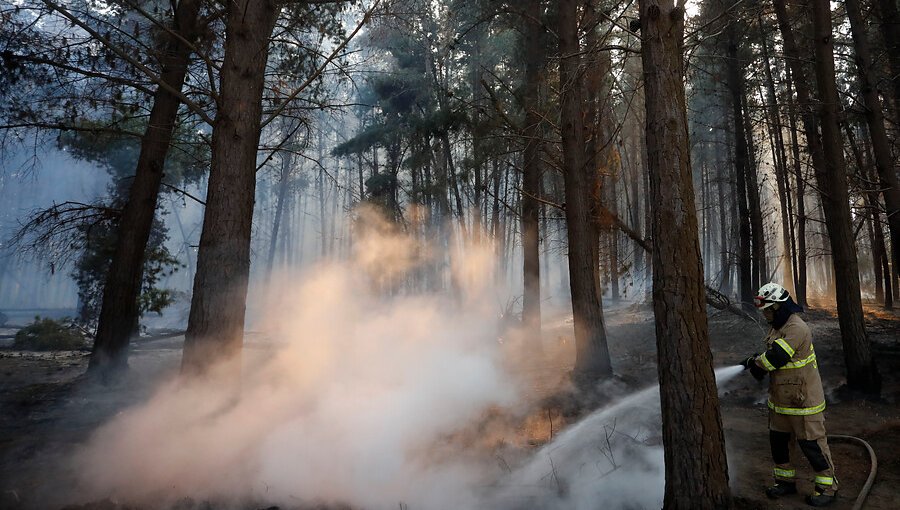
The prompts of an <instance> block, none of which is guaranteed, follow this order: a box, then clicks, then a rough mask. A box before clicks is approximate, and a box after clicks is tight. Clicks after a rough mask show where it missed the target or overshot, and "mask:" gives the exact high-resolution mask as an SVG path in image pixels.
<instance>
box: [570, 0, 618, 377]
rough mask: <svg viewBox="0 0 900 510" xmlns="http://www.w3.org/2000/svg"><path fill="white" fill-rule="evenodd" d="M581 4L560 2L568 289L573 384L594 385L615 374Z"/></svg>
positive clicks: (574, 0) (571, 1) (572, 1)
mask: <svg viewBox="0 0 900 510" xmlns="http://www.w3.org/2000/svg"><path fill="white" fill-rule="evenodd" d="M576 11H577V2H576V0H561V1H560V2H559V13H558V22H559V53H560V65H559V67H560V70H559V76H560V84H561V85H560V90H561V96H562V97H561V98H560V116H561V121H560V127H561V130H562V150H563V165H564V178H565V196H566V226H567V229H568V239H569V288H570V290H571V294H572V309H573V310H572V311H573V314H574V319H575V368H574V370H573V374H572V375H573V379H575V380H576V381H577V382H578V383H580V384H583V385H587V386H591V385H592V384H593V383H594V382H596V381H597V380H598V379H600V378H605V377H609V376H611V375H612V364H611V362H610V357H609V348H608V347H607V341H606V330H605V328H604V324H603V308H602V303H601V301H600V295H599V285H598V283H597V276H596V275H597V267H598V266H597V262H598V261H597V239H598V238H597V233H596V225H595V222H594V219H593V217H592V215H591V200H592V198H591V192H592V190H593V189H595V187H596V179H597V175H596V172H595V171H594V170H593V169H591V168H587V166H586V165H585V160H584V147H585V140H584V124H583V122H584V121H583V118H582V111H583V108H584V106H585V105H584V99H583V97H584V96H583V94H584V92H583V82H582V79H583V76H582V75H581V70H580V69H579V67H580V66H579V63H580V58H579V57H578V54H579V51H580V50H579V44H578V20H577V14H576Z"/></svg>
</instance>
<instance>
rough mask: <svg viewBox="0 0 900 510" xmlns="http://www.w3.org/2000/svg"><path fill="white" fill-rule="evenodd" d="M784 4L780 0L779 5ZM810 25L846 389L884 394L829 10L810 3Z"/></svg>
mask: <svg viewBox="0 0 900 510" xmlns="http://www.w3.org/2000/svg"><path fill="white" fill-rule="evenodd" d="M776 1H781V0H776ZM812 4H813V6H812V13H811V14H812V20H813V27H814V28H813V31H814V39H813V40H814V41H815V56H816V83H817V85H818V89H819V99H820V104H819V116H820V118H821V119H822V145H823V146H824V149H825V156H826V157H825V165H824V166H822V167H816V180H817V181H818V183H819V188H820V190H821V195H822V204H823V206H824V207H823V209H824V213H825V225H826V227H827V229H828V236H829V238H830V239H831V256H832V260H833V267H834V275H835V284H836V286H837V287H838V288H840V292H837V293H836V298H837V308H838V321H839V323H840V328H841V340H842V342H843V346H844V361H845V364H846V366H847V386H848V387H850V388H852V389H856V390H861V391H864V392H866V393H871V394H878V393H879V392H880V391H881V377H880V375H879V374H878V369H877V367H876V365H875V361H874V359H873V358H872V350H871V346H870V344H869V337H868V335H867V334H866V329H865V323H864V318H863V310H862V301H861V300H860V293H859V271H858V269H857V267H858V266H857V260H856V249H855V246H854V240H853V232H852V231H851V230H850V225H851V216H850V205H849V198H848V192H847V170H846V162H845V161H844V152H843V140H842V138H841V133H840V130H839V127H838V110H839V106H840V103H839V101H840V100H839V98H838V93H837V85H836V83H835V74H834V50H833V39H832V32H831V6H830V4H828V3H827V2H812Z"/></svg>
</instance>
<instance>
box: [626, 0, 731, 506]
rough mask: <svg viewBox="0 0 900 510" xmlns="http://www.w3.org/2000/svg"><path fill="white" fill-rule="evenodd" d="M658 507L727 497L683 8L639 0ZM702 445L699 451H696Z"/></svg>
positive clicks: (667, 1)
mask: <svg viewBox="0 0 900 510" xmlns="http://www.w3.org/2000/svg"><path fill="white" fill-rule="evenodd" d="M640 11H641V35H642V37H643V42H642V48H641V55H642V60H643V66H644V84H645V85H644V87H645V98H646V99H645V100H646V111H647V115H646V119H647V147H648V148H649V150H648V153H647V156H648V164H649V167H650V199H651V200H652V201H653V202H654V204H655V207H654V208H653V223H652V225H653V310H654V313H655V315H656V345H657V352H658V358H659V362H658V363H657V369H658V371H659V383H660V401H661V408H662V419H663V446H664V452H665V453H664V456H665V466H666V468H665V471H666V474H665V479H666V488H665V496H664V499H663V508H664V509H666V510H676V509H678V510H681V509H684V510H688V509H690V510H705V509H726V508H731V507H732V502H731V492H730V489H729V488H728V464H727V461H726V458H725V437H724V433H723V431H722V416H721V412H720V410H719V402H718V395H717V390H716V381H715V375H714V373H713V364H712V353H711V352H710V349H709V331H708V325H707V318H706V308H705V304H704V303H705V300H706V290H705V287H704V282H703V268H702V263H701V255H700V246H699V244H698V238H697V216H696V213H695V211H696V209H695V207H694V190H693V186H692V182H691V162H690V143H689V141H688V128H687V111H686V106H685V98H684V81H683V80H684V70H683V61H684V60H683V59H684V53H683V42H684V11H683V9H682V8H681V7H675V6H674V2H673V1H672V0H663V1H659V0H640ZM698 452H702V455H698Z"/></svg>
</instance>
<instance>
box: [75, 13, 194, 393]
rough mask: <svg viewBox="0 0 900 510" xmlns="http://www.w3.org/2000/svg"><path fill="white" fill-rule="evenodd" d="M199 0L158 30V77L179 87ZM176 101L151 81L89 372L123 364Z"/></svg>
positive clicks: (132, 329) (104, 371)
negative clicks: (150, 98)
mask: <svg viewBox="0 0 900 510" xmlns="http://www.w3.org/2000/svg"><path fill="white" fill-rule="evenodd" d="M200 4H201V2H200V1H199V0H182V1H181V2H179V3H178V6H177V8H176V9H175V15H174V16H175V17H174V23H173V26H172V32H171V33H169V32H164V33H163V35H162V37H163V38H164V40H165V42H164V47H163V54H162V58H161V61H162V72H161V73H160V78H161V79H162V81H163V82H164V83H165V84H166V85H168V86H169V87H171V89H174V90H181V89H182V87H183V86H184V80H185V76H186V75H187V68H188V64H189V61H190V55H191V52H192V50H191V47H190V46H189V45H188V44H186V41H193V40H194V39H195V38H196V36H197V17H198V13H199V11H200ZM180 104H181V102H180V101H179V99H178V98H177V97H175V96H174V95H173V94H172V93H170V92H168V90H166V89H164V88H163V87H157V89H156V93H155V94H154V96H153V107H152V109H151V110H150V119H149V122H148V124H147V130H146V131H145V132H144V136H143V138H142V139H141V152H140V154H139V155H138V161H137V169H136V170H135V175H134V180H133V181H132V183H131V189H130V191H129V194H128V201H127V202H126V203H125V208H124V209H123V211H122V217H121V218H120V220H119V224H118V237H117V239H116V251H115V252H114V254H113V258H112V263H111V265H110V268H109V273H108V274H107V277H106V283H105V285H104V287H103V303H102V304H101V307H100V319H99V323H98V325H97V336H96V338H95V340H94V347H93V351H92V352H91V360H90V363H89V364H88V371H89V372H91V373H95V374H101V375H105V374H107V373H109V372H110V371H117V370H120V369H123V368H126V367H127V365H128V344H129V342H130V340H131V335H132V334H134V332H135V324H136V323H137V321H138V316H139V313H140V310H139V306H138V297H139V296H140V293H141V280H142V278H143V270H144V253H145V251H146V249H147V242H148V240H149V238H150V230H151V228H152V226H153V217H154V214H155V212H156V202H157V200H158V197H159V188H160V185H161V183H162V177H163V170H164V167H165V162H166V156H167V155H168V153H169V144H170V143H171V141H172V133H173V132H174V130H175V121H176V118H177V116H178V107H179V105H180Z"/></svg>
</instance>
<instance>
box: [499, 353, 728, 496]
mask: <svg viewBox="0 0 900 510" xmlns="http://www.w3.org/2000/svg"><path fill="white" fill-rule="evenodd" d="M742 371H743V368H742V367H741V366H729V367H723V368H719V369H718V370H716V371H715V375H716V383H717V385H718V387H719V391H721V390H722V388H723V387H724V385H725V384H726V383H727V382H728V381H730V380H731V379H733V378H734V377H735V376H737V375H738V374H740V373H741V372H742ZM661 423H662V422H661V418H660V408H659V386H652V387H650V388H646V389H644V390H640V391H637V392H635V393H632V394H630V395H627V396H625V397H624V398H622V399H620V400H618V401H616V402H613V403H611V404H610V405H608V406H606V407H604V408H602V409H598V410H597V411H595V412H593V413H591V414H590V415H589V416H587V417H586V418H584V419H582V420H581V421H580V422H578V423H576V424H575V425H572V426H571V427H569V428H568V429H566V431H565V432H563V433H562V434H560V435H559V436H558V437H556V438H555V439H554V440H553V441H552V442H550V443H548V444H546V445H544V446H543V447H542V448H541V449H540V450H538V452H537V453H536V454H535V455H534V456H533V457H532V458H531V460H530V461H528V462H527V463H526V464H524V465H523V466H521V467H520V468H518V469H516V470H514V471H513V472H512V473H510V474H509V476H508V477H507V478H506V479H505V480H504V481H503V482H501V484H500V490H499V491H497V492H496V493H495V494H493V495H492V497H491V498H490V499H491V501H490V502H489V505H490V506H491V507H493V508H507V509H518V508H548V509H552V508H560V509H562V508H565V509H582V508H584V509H588V508H629V509H630V508H634V509H638V508H659V507H660V506H661V505H662V498H663V490H664V473H665V469H664V463H663V449H662V444H661V434H660V427H661Z"/></svg>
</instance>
